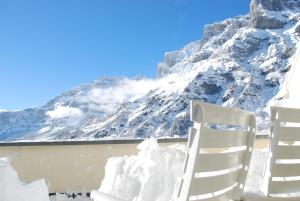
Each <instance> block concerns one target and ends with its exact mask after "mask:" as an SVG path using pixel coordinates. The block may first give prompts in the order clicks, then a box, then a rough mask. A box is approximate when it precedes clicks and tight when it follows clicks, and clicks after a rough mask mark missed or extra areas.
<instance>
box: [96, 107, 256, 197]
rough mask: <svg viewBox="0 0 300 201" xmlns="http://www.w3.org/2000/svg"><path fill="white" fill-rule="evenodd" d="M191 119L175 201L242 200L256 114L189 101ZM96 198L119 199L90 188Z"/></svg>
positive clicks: (253, 136)
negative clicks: (181, 174) (192, 123)
mask: <svg viewBox="0 0 300 201" xmlns="http://www.w3.org/2000/svg"><path fill="white" fill-rule="evenodd" d="M190 113H191V120H192V121H193V122H194V126H193V127H192V128H190V130H189V139H188V144H187V153H186V159H185V162H184V169H183V176H182V179H181V182H180V185H179V189H178V195H177V200H178V201H188V200H195V201H198V200H199V201H200V200H201V201H229V200H241V198H242V192H243V188H244V184H245V180H246V176H247V172H248V169H249V161H250V158H251V154H252V150H253V143H254V138H255V117H254V115H253V114H252V113H250V112H247V111H242V110H238V109H232V108H225V107H222V106H217V105H212V104H208V103H202V102H197V101H191V110H190ZM91 197H92V198H93V199H94V200H95V201H120V199H117V198H115V197H113V196H111V195H108V194H105V193H102V192H99V191H92V192H91Z"/></svg>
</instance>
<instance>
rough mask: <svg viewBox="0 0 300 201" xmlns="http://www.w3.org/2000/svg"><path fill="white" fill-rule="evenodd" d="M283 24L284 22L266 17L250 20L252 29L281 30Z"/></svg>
mask: <svg viewBox="0 0 300 201" xmlns="http://www.w3.org/2000/svg"><path fill="white" fill-rule="evenodd" d="M285 24H286V23H285V22H282V21H280V20H278V19H276V18H274V17H268V16H257V17H255V18H254V19H253V20H252V25H253V27H255V28H257V29H282V28H283V27H284V25H285Z"/></svg>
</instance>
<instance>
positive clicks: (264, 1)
mask: <svg viewBox="0 0 300 201" xmlns="http://www.w3.org/2000/svg"><path fill="white" fill-rule="evenodd" d="M285 2H286V0H252V1H251V4H250V7H251V11H255V10H257V9H258V7H259V6H261V7H262V8H263V9H266V10H269V11H281V10H283V8H284V5H285Z"/></svg>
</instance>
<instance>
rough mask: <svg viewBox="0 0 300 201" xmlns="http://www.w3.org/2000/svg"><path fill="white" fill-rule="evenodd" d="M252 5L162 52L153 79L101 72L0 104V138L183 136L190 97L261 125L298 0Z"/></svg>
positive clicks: (295, 35) (299, 29)
mask: <svg viewBox="0 0 300 201" xmlns="http://www.w3.org/2000/svg"><path fill="white" fill-rule="evenodd" d="M250 7H251V12H250V14H248V15H245V16H237V17H234V18H230V19H226V20H224V21H222V22H217V23H215V24H211V25H206V26H205V27H204V33H203V38H202V39H201V40H199V41H194V42H191V43H189V44H187V45H186V46H184V47H183V48H182V49H180V50H177V51H173V52H167V53H165V58H164V60H163V61H162V62H161V63H159V64H158V78H157V79H147V78H144V77H136V78H134V79H129V78H125V77H104V78H100V79H98V80H95V81H94V82H92V83H89V84H83V85H81V86H79V87H76V88H74V89H72V90H70V91H67V92H65V93H63V94H61V95H60V96H58V97H56V98H54V99H53V100H51V101H49V102H48V103H47V104H46V105H44V106H42V107H37V108H29V109H25V110H21V111H2V112H1V111H0V140H23V139H26V140H32V139H33V140H63V139H92V138H104V137H150V136H154V137H162V136H185V135H186V134H187V128H188V127H189V126H190V124H191V122H190V121H189V114H188V112H189V101H190V100H191V99H197V100H201V101H206V102H210V103H216V104H222V105H224V106H231V107H239V108H243V109H247V110H251V111H254V112H256V114H257V117H258V122H259V125H258V126H259V130H262V129H264V128H265V126H266V125H264V123H263V122H266V121H264V119H267V118H268V114H267V111H268V109H267V108H268V105H269V104H270V103H271V102H272V103H274V102H276V101H277V100H280V99H281V98H282V97H280V95H279V94H278V92H279V90H280V88H281V87H282V83H283V82H284V80H285V78H286V77H287V75H288V72H289V70H290V67H291V62H292V60H293V55H294V54H295V50H296V45H297V43H299V39H300V0H252V2H251V5H250Z"/></svg>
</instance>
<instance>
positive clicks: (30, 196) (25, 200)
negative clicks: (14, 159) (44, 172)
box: [0, 158, 49, 201]
mask: <svg viewBox="0 0 300 201" xmlns="http://www.w3.org/2000/svg"><path fill="white" fill-rule="evenodd" d="M0 200H1V201H49V196H48V187H47V185H46V183H45V181H44V180H37V181H34V182H32V183H30V184H23V183H22V182H21V181H20V179H19V177H18V174H17V172H16V171H15V170H14V169H13V167H11V166H10V165H9V161H8V159H7V158H0Z"/></svg>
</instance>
